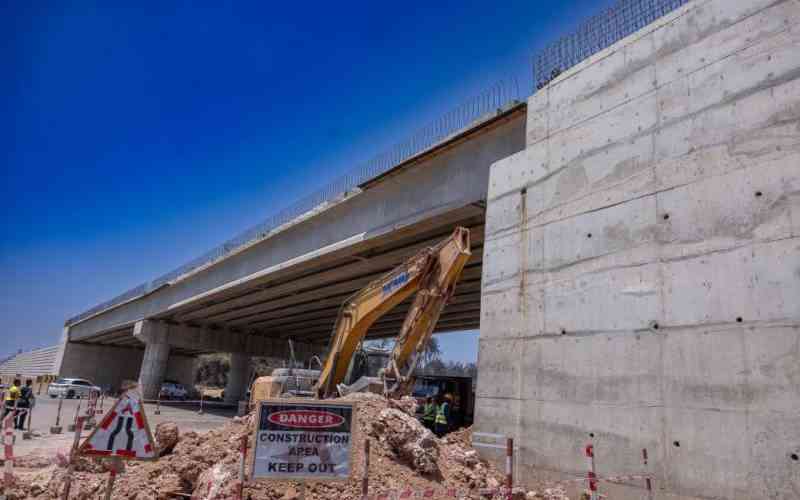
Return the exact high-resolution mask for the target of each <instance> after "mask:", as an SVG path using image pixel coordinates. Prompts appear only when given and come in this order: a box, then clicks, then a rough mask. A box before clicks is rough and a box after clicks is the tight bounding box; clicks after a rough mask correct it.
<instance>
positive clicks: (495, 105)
mask: <svg viewBox="0 0 800 500" xmlns="http://www.w3.org/2000/svg"><path fill="white" fill-rule="evenodd" d="M688 1H689V0H620V1H619V2H617V3H616V4H615V5H614V6H613V7H610V8H608V9H606V10H604V11H602V12H600V13H598V14H597V15H594V16H592V17H590V18H589V19H587V20H586V21H584V22H583V23H581V24H580V25H579V26H578V28H577V29H576V30H575V31H574V32H573V33H571V34H569V35H566V36H563V37H561V38H559V39H558V40H556V41H555V42H553V43H552V44H550V45H548V46H547V47H545V48H544V49H543V50H542V51H541V52H539V53H538V54H537V55H536V56H534V58H533V86H534V87H536V88H538V89H540V88H542V87H544V86H545V85H547V83H548V82H550V81H551V80H552V79H553V78H555V77H556V76H558V74H560V73H561V72H563V71H566V70H567V69H569V68H571V67H572V66H575V65H576V64H578V63H579V62H581V61H583V60H584V59H586V58H588V57H590V56H592V55H593V54H595V53H597V52H599V51H601V50H603V49H605V48H607V47H609V46H611V45H613V44H614V43H616V42H618V41H619V40H621V39H623V38H624V37H626V36H628V35H630V34H632V33H634V32H635V31H637V30H639V29H641V28H643V27H645V26H647V25H648V24H650V23H652V22H653V21H655V20H656V19H658V18H659V17H661V16H663V15H665V14H667V13H669V12H671V11H673V10H675V9H676V8H678V7H680V6H682V5H684V4H686V3H688ZM527 97H528V92H525V94H524V95H523V94H522V93H521V92H520V85H519V81H518V80H517V79H516V78H513V79H509V80H506V81H502V82H499V83H497V84H495V85H493V86H492V87H490V88H489V89H487V90H486V91H485V92H483V93H481V94H479V95H477V96H475V97H473V98H471V99H468V100H467V101H465V102H464V103H463V104H461V105H460V106H458V107H456V108H454V109H453V110H451V111H450V112H448V113H446V114H445V115H444V116H442V117H440V118H439V119H437V120H435V121H433V122H431V123H430V124H428V125H427V126H425V127H423V128H421V129H419V130H418V131H417V132H416V133H415V134H413V135H412V136H411V137H409V138H408V139H406V140H405V141H403V142H400V143H397V144H395V145H394V146H393V147H391V148H390V149H388V150H387V151H385V152H384V153H382V154H379V155H377V156H375V157H374V158H372V159H371V160H369V161H367V162H365V163H364V164H362V165H359V166H358V167H357V168H354V169H353V170H350V171H348V172H347V173H346V174H344V175H342V176H341V177H339V178H337V179H336V180H334V181H333V182H331V183H330V184H328V185H326V186H325V187H323V188H322V189H319V190H317V191H315V192H313V193H311V194H310V195H308V196H305V197H303V198H301V199H300V200H298V201H297V202H295V203H293V204H292V205H290V206H288V207H286V208H284V209H283V210H281V211H280V212H278V213H276V214H274V215H273V216H271V217H270V218H268V219H267V220H265V221H264V222H262V223H261V224H258V225H256V226H254V227H252V228H250V229H248V230H247V231H244V232H243V233H242V234H240V235H238V236H236V237H235V238H233V239H230V240H228V241H226V242H225V243H223V244H222V245H219V246H218V247H216V248H214V249H212V250H211V251H209V252H207V253H205V254H203V255H201V256H200V257H198V258H196V259H194V260H192V261H191V262H188V263H186V264H184V265H183V266H181V267H179V268H177V269H175V270H173V271H170V272H168V273H166V274H164V275H163V276H160V277H158V278H156V279H154V280H152V281H148V282H146V283H142V284H141V285H139V286H137V287H135V288H132V289H131V290H128V291H127V292H125V293H123V294H121V295H118V296H116V297H114V298H113V299H111V300H109V301H106V302H103V303H102V304H98V305H96V306H95V307H92V308H91V309H89V310H88V311H85V312H83V313H81V314H79V315H77V316H75V317H73V318H70V319H69V320H67V325H70V324H73V323H77V322H79V321H81V320H83V319H86V318H88V317H89V316H92V315H94V314H96V313H98V312H100V311H103V310H106V309H109V308H112V307H114V306H117V305H119V304H122V303H124V302H127V301H129V300H132V299H135V298H137V297H140V296H142V295H145V294H147V293H149V292H151V291H153V290H155V289H157V288H159V287H161V286H163V285H165V284H168V283H170V282H172V281H174V280H175V279H177V278H178V277H180V276H182V275H185V274H187V273H189V272H191V271H193V270H196V269H199V268H201V267H203V266H206V265H209V264H211V263H213V262H215V261H217V260H219V259H222V258H224V257H226V256H227V255H230V254H231V253H233V252H235V251H237V250H239V249H241V248H242V247H244V246H247V245H250V244H252V243H255V242H257V241H260V240H262V239H264V238H266V237H267V236H269V235H270V234H271V232H272V231H274V230H275V229H277V228H279V227H280V226H282V225H284V224H286V223H288V222H291V221H293V220H295V219H297V218H298V217H300V216H302V215H303V214H306V213H309V212H310V211H312V210H315V209H319V208H321V207H324V205H325V204H326V203H330V202H333V201H335V200H337V199H340V198H341V197H343V196H346V195H347V194H348V193H351V192H354V191H355V190H356V189H358V186H359V185H361V184H363V183H364V182H366V181H368V180H370V179H372V178H374V177H376V176H379V175H381V174H383V173H385V172H387V171H388V170H391V169H392V168H394V167H395V166H397V165H399V164H401V163H403V162H404V161H406V160H408V159H409V158H412V157H414V156H416V155H417V154H419V153H421V152H423V151H425V150H427V149H429V148H430V147H432V146H434V145H435V144H437V143H439V142H441V141H443V140H444V139H446V138H447V137H448V136H450V135H452V134H454V133H456V132H458V131H459V130H462V129H464V128H466V127H467V126H469V125H470V124H471V123H474V122H475V121H476V120H478V119H480V118H481V117H485V116H487V115H490V114H492V113H497V112H498V110H500V109H503V108H504V107H505V106H507V105H509V104H511V103H514V102H516V101H520V100H522V99H523V98H527Z"/></svg>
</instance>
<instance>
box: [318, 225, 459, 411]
mask: <svg viewBox="0 0 800 500" xmlns="http://www.w3.org/2000/svg"><path fill="white" fill-rule="evenodd" d="M470 256H471V253H470V238H469V230H468V229H466V228H463V227H458V228H456V230H455V231H454V232H453V234H452V235H451V236H450V237H448V238H447V239H446V240H444V241H442V242H440V243H439V244H438V245H436V246H434V247H431V248H426V249H424V250H422V251H420V252H419V253H417V254H416V255H414V256H413V257H411V258H410V259H409V260H408V261H406V262H405V263H404V264H402V265H401V266H399V267H398V268H397V269H395V270H393V271H392V272H390V273H389V274H387V275H385V276H383V277H382V278H380V279H378V280H376V281H374V282H372V283H370V284H369V285H367V286H366V287H365V288H364V289H362V290H360V291H359V292H357V293H356V294H354V295H353V296H351V297H350V298H349V299H348V300H346V301H345V303H344V304H343V305H342V308H341V310H340V311H339V316H338V317H337V319H336V324H335V325H334V330H333V335H332V337H331V343H330V352H329V354H328V357H327V359H326V360H325V363H324V364H323V366H322V373H321V374H320V377H319V380H318V382H317V385H316V392H317V396H318V397H320V398H330V397H334V396H335V395H336V390H337V386H338V385H339V384H340V383H342V381H343V380H344V378H345V376H346V374H347V369H348V366H349V365H350V361H351V359H352V358H353V354H354V353H355V352H356V350H357V349H358V346H359V344H360V343H361V341H362V340H363V339H364V336H365V335H366V334H367V331H368V330H369V327H370V326H372V324H373V323H375V321H376V320H377V319H378V318H380V317H381V316H383V315H384V314H386V313H387V312H389V311H390V310H391V309H392V308H394V307H395V306H397V305H398V304H400V303H401V302H403V301H404V300H406V299H407V298H408V297H410V296H411V295H413V294H414V293H417V296H416V297H415V298H414V301H413V303H412V306H411V309H410V310H409V312H408V314H407V315H406V319H405V321H404V322H403V327H402V329H401V330H400V333H399V336H398V338H397V341H396V342H395V347H394V350H393V351H392V356H391V358H390V360H389V366H388V367H387V368H386V369H385V370H384V372H385V373H386V375H387V378H386V381H391V384H392V385H391V386H389V385H387V383H386V382H385V383H384V388H385V391H386V392H387V394H388V395H398V394H399V393H400V392H402V391H404V390H407V387H408V384H409V381H410V380H411V378H410V372H411V371H413V367H414V366H415V365H416V360H417V359H418V354H420V353H421V352H422V351H424V349H425V346H427V343H428V340H429V339H430V336H431V333H432V332H433V329H434V328H435V327H436V322H437V321H438V320H439V315H440V314H441V312H442V309H443V308H444V306H445V304H446V303H447V301H448V300H449V299H450V297H451V296H452V294H453V291H454V290H455V285H456V282H457V281H458V278H459V277H460V276H461V271H462V270H463V269H464V266H465V265H466V263H467V261H468V260H469V258H470ZM409 367H410V370H409ZM404 371H405V372H407V373H405V374H404V373H402V372H404Z"/></svg>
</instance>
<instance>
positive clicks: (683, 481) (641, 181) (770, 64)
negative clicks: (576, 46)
mask: <svg viewBox="0 0 800 500" xmlns="http://www.w3.org/2000/svg"><path fill="white" fill-rule="evenodd" d="M798 54H800V2H798V1H797V0H783V1H775V0H741V1H730V0H704V1H695V2H692V3H690V4H688V5H687V6H686V7H684V8H682V9H680V10H679V11H676V12H674V13H672V14H670V15H669V16H667V17H665V18H663V19H661V20H660V21H659V22H657V23H655V24H654V25H651V26H648V27H647V28H645V29H643V30H642V31H640V32H638V33H636V34H635V35H632V36H630V37H628V38H626V39H625V40H623V41H621V42H620V43H618V44H616V45H614V46H613V47H611V48H609V49H607V50H605V51H603V52H602V53H600V54H598V55H596V56H594V57H592V58H591V59H589V60H588V61H585V62H584V63H582V64H580V65H579V66H577V67H575V68H573V69H572V70H570V71H568V72H566V73H564V74H562V75H561V76H560V77H559V78H558V79H557V80H556V81H554V82H553V83H551V84H550V85H549V86H548V87H546V88H545V89H543V90H541V91H539V92H538V93H537V94H535V95H534V96H532V97H531V98H530V100H529V103H528V123H527V147H526V149H525V150H524V151H522V152H520V153H518V154H516V155H514V156H512V157H510V158H507V159H505V160H502V161H499V162H497V163H496V164H495V165H494V166H493V167H492V170H491V176H490V184H489V202H488V212H487V225H486V234H487V241H486V245H485V254H484V266H483V273H484V274H483V299H482V300H483V304H482V312H481V314H482V318H481V340H480V352H479V369H480V382H479V385H478V388H477V397H478V400H477V407H476V427H475V441H476V443H477V444H478V446H479V449H481V450H483V452H484V453H485V454H486V455H488V456H495V455H496V454H497V452H498V451H499V448H493V447H492V446H493V445H496V444H498V443H499V442H500V440H501V437H502V436H506V435H508V436H514V437H515V438H516V440H517V443H518V444H519V446H520V448H519V449H518V456H517V466H518V468H519V470H518V471H517V477H525V476H526V474H525V473H526V472H527V471H529V470H532V469H535V470H536V471H538V472H539V473H545V474H552V475H554V476H562V475H563V474H572V473H580V472H583V471H584V470H585V459H584V457H583V456H582V455H581V448H582V446H583V445H585V444H586V442H587V441H588V440H589V438H590V435H593V436H594V438H593V439H594V441H595V444H596V446H597V453H598V468H599V470H598V472H599V473H600V474H601V475H605V474H621V473H630V472H637V471H640V470H641V461H640V456H641V449H642V448H647V449H648V450H649V452H650V455H651V459H652V460H651V463H652V467H653V470H654V472H655V473H656V475H657V478H658V480H657V484H658V487H659V488H660V489H662V490H663V491H662V493H661V494H662V495H664V497H665V498H666V497H667V494H669V495H676V496H683V497H690V498H724V499H755V498H771V499H789V498H797V497H798V496H799V495H800V462H798V461H797V459H796V457H797V455H796V454H798V453H800V413H798V408H800V56H799V55H798ZM635 484H639V485H641V484H642V482H641V481H637V482H635ZM616 490H618V491H616V492H615V496H614V498H625V497H626V496H627V497H629V498H639V496H638V495H640V494H641V492H640V491H637V490H636V489H634V488H616Z"/></svg>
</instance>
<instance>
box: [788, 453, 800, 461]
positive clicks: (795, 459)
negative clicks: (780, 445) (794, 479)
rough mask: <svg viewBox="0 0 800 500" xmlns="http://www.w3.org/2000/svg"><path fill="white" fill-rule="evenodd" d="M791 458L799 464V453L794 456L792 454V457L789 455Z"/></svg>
mask: <svg viewBox="0 0 800 500" xmlns="http://www.w3.org/2000/svg"><path fill="white" fill-rule="evenodd" d="M789 456H790V457H791V458H792V460H794V461H795V462H797V461H798V460H800V457H798V456H797V453H792V454H791V455H789Z"/></svg>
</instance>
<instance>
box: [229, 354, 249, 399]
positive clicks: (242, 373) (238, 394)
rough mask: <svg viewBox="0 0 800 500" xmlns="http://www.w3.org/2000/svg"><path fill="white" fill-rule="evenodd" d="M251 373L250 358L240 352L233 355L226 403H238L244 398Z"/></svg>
mask: <svg viewBox="0 0 800 500" xmlns="http://www.w3.org/2000/svg"><path fill="white" fill-rule="evenodd" d="M249 373H250V356H248V355H247V354H244V353H240V352H234V353H231V367H230V370H228V383H227V384H226V385H225V402H226V403H237V402H239V401H240V400H241V399H243V398H244V395H245V391H246V390H247V383H248V379H247V377H248V375H249Z"/></svg>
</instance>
